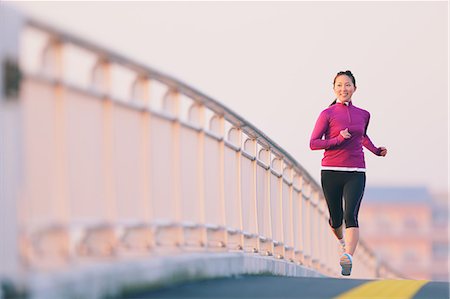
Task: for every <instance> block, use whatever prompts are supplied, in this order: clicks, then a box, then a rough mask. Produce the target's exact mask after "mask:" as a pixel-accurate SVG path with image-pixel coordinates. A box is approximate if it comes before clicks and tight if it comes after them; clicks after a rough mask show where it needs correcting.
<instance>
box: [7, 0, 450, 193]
mask: <svg viewBox="0 0 450 299" xmlns="http://www.w3.org/2000/svg"><path fill="white" fill-rule="evenodd" d="M14 5H15V6H16V7H19V8H20V9H21V10H22V11H26V12H28V13H29V14H30V15H33V16H36V17H39V18H41V19H43V20H46V21H47V22H48V23H50V24H53V25H56V26H58V27H60V28H61V29H65V30H66V31H69V32H72V33H75V34H77V35H80V36H82V37H84V38H86V39H88V40H92V41H95V42H96V43H98V44H100V45H103V46H107V47H109V48H111V49H113V50H115V51H117V52H119V53H122V54H124V55H126V56H128V57H131V58H133V59H134V60H137V61H141V62H143V63H144V64H146V65H149V66H151V67H154V68H156V69H159V70H160V71H163V72H166V73H168V74H170V75H172V76H174V77H176V78H178V79H180V80H181V81H183V82H185V83H187V84H189V85H191V86H193V87H196V88H197V89H199V90H201V91H202V92H204V93H205V94H207V95H209V96H211V97H213V98H215V99H216V100H218V101H219V102H221V103H223V104H224V105H226V106H228V107H229V108H231V109H232V110H234V111H235V112H237V113H238V114H239V115H241V116H242V117H244V118H245V119H246V120H248V121H249V122H250V123H252V124H253V125H255V126H256V127H258V128H259V129H260V130H262V131H263V132H264V133H266V134H267V135H268V136H269V137H271V138H272V139H273V140H274V141H275V142H276V143H278V144H279V145H281V146H282V147H283V148H284V149H285V150H286V151H287V152H289V153H290V154H291V155H292V156H293V157H295V158H296V159H297V161H299V162H300V163H301V164H302V165H303V166H304V167H305V168H306V170H308V171H309V172H310V173H311V175H312V176H313V177H315V178H316V179H319V176H320V162H321V158H322V155H323V151H314V152H313V151H311V150H310V149H309V138H310V134H311V132H312V129H313V126H314V123H315V121H316V118H317V116H318V115H319V113H320V112H321V111H322V110H323V109H325V108H326V107H327V106H328V105H329V103H330V102H331V101H332V100H333V99H334V97H333V96H334V94H333V90H332V80H333V78H334V75H335V74H336V73H337V72H338V71H341V70H347V69H349V70H351V71H352V72H353V74H354V75H355V77H356V81H357V86H358V90H357V91H356V93H355V94H354V96H353V103H354V105H356V106H358V107H361V108H364V109H366V110H368V111H369V112H370V113H371V115H372V117H371V123H370V126H369V131H368V133H369V136H370V137H371V139H372V141H373V142H374V143H375V145H377V146H385V147H387V148H388V151H389V152H388V156H387V157H386V158H380V157H376V156H373V155H372V154H371V153H370V152H369V151H366V164H367V169H368V170H367V177H368V181H367V184H368V186H380V185H383V186H385V185H388V186H396V185H407V186H415V185H423V186H427V187H429V188H430V189H431V190H432V191H439V192H440V191H446V190H447V184H448V128H449V127H448V108H449V106H448V29H447V28H448V27H447V26H448V3H447V2H445V1H441V2H336V1H333V2H282V3H279V2H245V3H243V2H196V3H191V2H179V3H177V2H161V3H158V2H59V3H57V2H16V3H14Z"/></svg>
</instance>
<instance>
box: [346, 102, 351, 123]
mask: <svg viewBox="0 0 450 299" xmlns="http://www.w3.org/2000/svg"><path fill="white" fill-rule="evenodd" d="M346 108H347V116H348V122H349V123H352V118H351V117H350V111H349V110H350V109H349V107H348V106H346Z"/></svg>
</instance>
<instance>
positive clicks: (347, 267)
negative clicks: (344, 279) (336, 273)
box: [339, 253, 353, 276]
mask: <svg viewBox="0 0 450 299" xmlns="http://www.w3.org/2000/svg"><path fill="white" fill-rule="evenodd" d="M339 264H340V265H341V268H342V272H341V273H342V275H344V276H349V275H350V274H351V273H352V265H353V258H352V256H351V254H350V253H344V254H343V255H342V256H341V259H340V260H339Z"/></svg>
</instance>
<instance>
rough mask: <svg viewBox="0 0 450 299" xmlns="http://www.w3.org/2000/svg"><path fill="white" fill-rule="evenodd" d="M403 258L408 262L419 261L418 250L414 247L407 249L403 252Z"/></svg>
mask: <svg viewBox="0 0 450 299" xmlns="http://www.w3.org/2000/svg"><path fill="white" fill-rule="evenodd" d="M403 260H404V261H405V262H406V263H410V262H417V261H418V256H417V252H416V251H415V250H414V249H407V250H406V251H405V253H404V254H403Z"/></svg>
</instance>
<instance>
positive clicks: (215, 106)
mask: <svg viewBox="0 0 450 299" xmlns="http://www.w3.org/2000/svg"><path fill="white" fill-rule="evenodd" d="M27 22H28V25H30V26H33V27H35V28H37V29H41V30H44V31H46V32H48V33H50V34H52V35H55V36H58V39H59V40H60V41H62V42H65V43H72V44H76V45H79V46H82V47H83V48H85V49H87V50H90V51H92V52H95V53H98V54H99V55H100V56H104V57H108V60H110V61H114V62H115V63H118V64H120V65H123V66H125V67H127V68H129V69H131V70H134V71H136V72H137V73H140V74H142V75H144V76H148V77H149V78H151V79H154V80H156V81H159V82H161V83H164V84H166V85H167V86H169V87H170V88H172V89H173V90H176V91H178V92H179V93H182V94H184V95H186V96H188V97H190V98H192V99H194V100H196V101H198V102H200V103H201V104H203V105H204V106H206V107H208V108H209V109H211V110H212V111H214V112H215V113H217V114H218V115H220V116H223V117H225V119H227V120H228V121H229V122H231V123H232V124H233V125H234V126H236V127H237V128H240V129H241V130H242V131H243V132H245V133H246V134H247V135H249V137H252V138H254V139H256V140H257V142H259V143H260V144H262V145H265V146H266V147H267V148H268V149H270V150H272V151H273V152H275V153H277V154H278V155H279V156H280V157H282V158H285V159H286V160H289V162H290V163H291V164H292V166H293V168H296V169H297V171H298V172H299V173H301V174H302V175H303V176H304V177H306V179H307V180H308V181H309V183H311V184H313V185H314V187H315V188H316V189H318V190H321V188H320V186H319V184H318V183H317V182H316V181H315V180H314V179H313V178H312V176H311V175H310V174H309V173H308V171H306V170H305V169H304V168H303V166H301V164H300V163H299V162H297V160H295V158H294V157H292V156H291V155H290V154H289V153H288V152H287V151H285V150H284V149H283V148H282V147H281V146H279V145H278V144H277V143H276V142H275V141H273V140H272V139H271V138H269V137H268V136H267V135H266V134H264V133H263V132H262V131H260V130H259V129H258V128H256V127H255V126H254V125H253V124H251V123H250V122H249V121H247V120H246V119H244V118H243V117H242V116H240V115H239V114H238V113H236V112H234V111H233V110H231V109H230V108H228V107H226V106H224V105H222V104H221V103H219V102H218V101H217V100H215V99H213V98H211V97H210V96H208V95H206V94H204V93H202V92H201V91H199V90H198V89H196V88H194V87H192V86H190V85H188V84H186V83H184V82H183V81H181V80H179V79H177V78H175V77H173V76H170V75H168V74H165V73H163V72H161V71H157V70H155V69H154V68H151V67H148V66H144V64H142V63H139V62H137V61H135V60H133V59H131V58H128V57H126V56H124V55H121V54H119V53H116V52H114V51H111V50H108V49H106V48H104V47H101V46H98V45H95V44H93V43H91V42H89V41H88V40H85V39H83V38H80V37H76V36H73V35H70V34H68V33H66V32H64V31H62V30H59V29H57V28H55V27H53V26H50V25H48V24H45V23H43V22H41V21H39V20H36V19H32V18H30V19H28V20H27Z"/></svg>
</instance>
